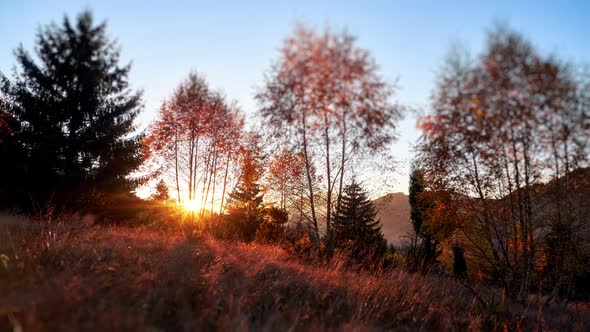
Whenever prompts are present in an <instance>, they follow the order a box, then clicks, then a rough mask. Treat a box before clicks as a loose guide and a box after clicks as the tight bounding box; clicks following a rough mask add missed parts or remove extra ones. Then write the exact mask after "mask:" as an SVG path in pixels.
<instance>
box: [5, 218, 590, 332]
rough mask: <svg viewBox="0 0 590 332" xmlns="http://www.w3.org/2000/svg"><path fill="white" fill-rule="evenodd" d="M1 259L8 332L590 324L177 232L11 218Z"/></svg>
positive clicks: (456, 289)
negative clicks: (34, 222)
mask: <svg viewBox="0 0 590 332" xmlns="http://www.w3.org/2000/svg"><path fill="white" fill-rule="evenodd" d="M186 234H190V235H186ZM0 259H1V261H0V331H6V330H10V329H11V328H15V331H17V330H18V328H19V327H22V328H23V329H24V330H25V331H52V330H62V331H64V330H65V331H67V330H96V331H107V330H114V331H120V330H126V331H129V330H142V331H145V330H150V331H158V330H171V331H172V330H173V331H178V330H271V331H275V330H324V329H336V330H407V331H416V330H481V329H489V330H491V329H494V328H504V326H506V327H508V328H509V329H515V328H517V327H519V326H521V327H524V328H525V329H533V328H537V327H544V328H546V329H549V330H551V329H556V328H560V329H563V328H565V329H573V330H584V329H588V328H590V321H589V318H588V317H589V315H587V314H588V310H587V308H586V309H584V310H582V311H580V310H581V309H580V308H579V307H578V308H577V310H574V309H568V310H561V311H558V312H555V311H553V309H551V308H546V309H545V310H543V311H541V310H540V309H538V308H536V307H535V306H533V305H531V306H530V307H527V308H524V307H519V306H515V305H510V304H507V303H506V304H505V305H502V304H490V305H489V306H487V307H484V306H483V305H482V304H481V303H480V302H479V301H478V300H477V299H476V298H475V297H474V295H473V293H472V292H470V291H469V290H467V288H466V287H464V286H462V285H461V284H459V283H457V282H456V281H454V280H453V279H450V278H445V277H436V276H420V275H416V274H408V273H406V272H404V271H403V270H401V269H398V270H393V271H380V272H377V273H375V274H372V275H371V274H368V273H367V272H363V271H354V270H344V268H343V267H342V265H343V264H342V260H341V259H338V258H336V259H333V260H332V261H331V262H330V263H326V262H316V263H314V262H307V263H303V262H302V261H300V260H298V259H297V258H295V257H293V256H292V255H290V254H289V253H288V252H286V251H285V250H283V249H281V248H279V247H277V246H267V245H258V244H244V243H236V242H223V241H219V240H215V239H212V238H210V237H208V236H205V235H195V233H192V232H182V231H181V230H178V229H175V230H170V229H168V230H164V229H159V230H153V229H138V228H121V227H100V226H94V225H92V224H91V223H90V222H83V221H74V220H72V221H69V222H57V223H52V224H47V223H37V224H32V223H30V222H29V223H23V222H22V220H21V221H20V222H18V223H10V222H6V221H5V222H4V223H3V224H2V225H0ZM477 291H478V292H480V293H481V294H482V297H483V298H484V299H489V298H491V297H490V296H489V295H490V292H491V291H490V290H486V289H477ZM585 314H586V316H585V318H583V317H584V315H585Z"/></svg>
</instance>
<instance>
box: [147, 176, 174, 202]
mask: <svg viewBox="0 0 590 332" xmlns="http://www.w3.org/2000/svg"><path fill="white" fill-rule="evenodd" d="M150 199H152V200H154V201H160V202H166V201H168V200H169V199H170V193H169V192H168V186H167V185H166V182H164V180H160V182H158V184H157V185H156V192H155V193H154V194H153V195H152V196H151V197H150Z"/></svg>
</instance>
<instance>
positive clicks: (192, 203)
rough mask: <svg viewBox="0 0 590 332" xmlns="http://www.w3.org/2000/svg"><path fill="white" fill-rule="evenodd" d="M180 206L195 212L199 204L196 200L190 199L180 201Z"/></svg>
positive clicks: (198, 208)
mask: <svg viewBox="0 0 590 332" xmlns="http://www.w3.org/2000/svg"><path fill="white" fill-rule="evenodd" d="M182 207H183V208H184V209H185V210H187V211H191V212H196V211H199V210H200V209H201V204H200V203H199V202H198V201H197V200H194V199H191V200H187V201H184V202H182Z"/></svg>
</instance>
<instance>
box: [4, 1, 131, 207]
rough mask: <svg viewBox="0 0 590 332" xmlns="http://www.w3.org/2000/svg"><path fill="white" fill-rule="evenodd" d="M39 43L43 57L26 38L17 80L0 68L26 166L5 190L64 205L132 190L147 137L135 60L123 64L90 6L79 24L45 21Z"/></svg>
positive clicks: (20, 51) (21, 50) (18, 50)
mask: <svg viewBox="0 0 590 332" xmlns="http://www.w3.org/2000/svg"><path fill="white" fill-rule="evenodd" d="M36 44H37V45H36V47H35V51H36V53H37V54H36V55H37V57H38V59H40V63H37V62H36V61H35V59H34V58H33V57H32V56H31V55H30V54H29V53H28V52H27V51H26V50H25V49H24V48H23V47H22V46H20V47H19V48H18V49H17V50H16V52H15V54H16V58H17V62H18V64H19V66H20V69H21V70H20V71H19V72H18V73H17V74H16V75H15V77H14V80H13V81H12V82H10V81H9V79H8V78H6V77H4V76H1V78H2V81H3V84H2V86H1V88H2V91H3V93H4V94H5V95H6V96H7V99H8V101H9V104H10V107H9V113H10V114H11V116H12V117H14V119H16V121H17V123H19V124H20V125H19V127H18V128H16V130H15V133H14V135H15V137H16V139H17V140H18V143H19V146H20V147H21V149H22V154H23V155H24V156H25V157H24V160H23V161H22V162H23V163H24V165H23V167H24V169H25V172H26V174H24V176H23V177H22V178H21V179H19V181H18V183H19V185H18V187H17V188H2V190H3V191H6V192H16V193H19V192H20V193H21V194H23V195H25V196H29V197H25V198H24V199H25V201H28V200H29V198H32V199H33V200H36V201H38V202H40V203H43V202H44V201H46V200H48V199H49V198H50V197H52V196H53V199H54V200H56V201H57V202H58V203H64V205H65V204H67V205H72V203H74V202H75V203H81V198H87V199H88V201H89V202H92V201H93V200H95V199H97V198H98V197H104V196H105V195H104V194H106V193H109V194H114V193H129V192H130V191H131V190H132V189H133V187H134V185H135V183H134V182H133V181H131V180H129V177H128V175H129V174H130V172H132V171H133V170H135V169H136V168H137V167H138V166H139V164H140V162H141V156H140V153H139V151H140V150H139V147H140V139H141V137H138V135H135V136H133V137H132V135H131V134H132V133H133V131H134V130H135V128H134V125H133V121H134V119H135V118H136V116H137V114H138V113H139V112H140V110H141V99H140V98H141V94H140V93H139V92H137V93H134V92H131V91H130V89H129V87H128V81H127V75H128V73H129V70H130V66H129V65H126V66H119V65H118V62H119V50H118V47H117V45H116V44H115V43H114V42H112V41H110V40H109V39H108V38H107V34H106V25H105V23H101V24H98V25H95V24H94V23H93V19H92V15H91V14H90V13H89V12H84V13H82V14H81V15H80V16H78V18H77V21H76V22H75V24H72V22H70V20H69V18H68V17H65V18H64V21H63V24H62V25H61V26H58V25H56V24H51V25H49V26H47V27H44V28H42V29H40V32H39V34H38V36H37V41H36ZM2 160H3V162H8V163H11V162H13V161H12V160H11V159H8V158H6V159H5V158H2ZM14 160H15V161H14V162H15V163H16V162H17V159H14ZM6 176H9V177H10V176H12V175H11V174H3V175H2V177H6ZM3 180H4V179H0V182H3ZM17 196H18V195H17ZM21 198H22V197H21Z"/></svg>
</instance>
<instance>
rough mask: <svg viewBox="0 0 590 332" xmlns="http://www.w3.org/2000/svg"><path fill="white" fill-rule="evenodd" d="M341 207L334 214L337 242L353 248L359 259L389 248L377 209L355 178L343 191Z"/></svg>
mask: <svg viewBox="0 0 590 332" xmlns="http://www.w3.org/2000/svg"><path fill="white" fill-rule="evenodd" d="M340 204H341V205H340V209H339V210H338V212H337V214H336V215H335V217H334V241H335V242H336V246H337V247H340V248H348V249H351V250H352V253H353V255H354V256H355V257H356V258H364V257H366V256H367V255H368V254H377V255H378V254H382V253H384V252H385V250H386V249H387V245H386V241H385V239H384V238H383V234H382V233H381V226H380V220H378V219H375V218H376V216H377V210H376V209H375V206H374V205H373V203H372V202H371V201H370V200H369V198H368V197H367V193H366V192H365V191H364V190H363V189H362V188H361V186H360V185H359V184H358V183H356V181H354V180H353V182H352V183H351V184H350V185H348V186H346V187H345V188H344V190H343V195H342V199H341V202H340Z"/></svg>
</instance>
